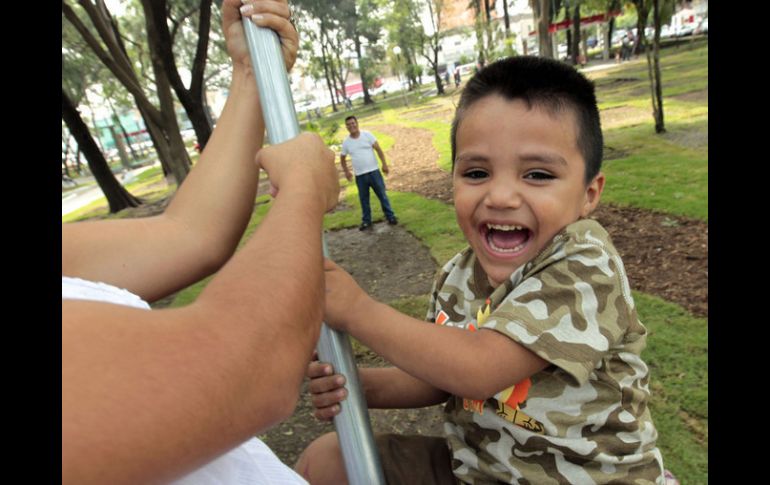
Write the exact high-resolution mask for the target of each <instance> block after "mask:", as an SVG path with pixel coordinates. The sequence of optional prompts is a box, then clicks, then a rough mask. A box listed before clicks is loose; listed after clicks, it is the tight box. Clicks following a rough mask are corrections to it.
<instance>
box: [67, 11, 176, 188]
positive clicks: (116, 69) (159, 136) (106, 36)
mask: <svg viewBox="0 0 770 485" xmlns="http://www.w3.org/2000/svg"><path fill="white" fill-rule="evenodd" d="M78 3H79V4H80V5H81V6H82V7H83V9H84V11H85V12H86V14H87V15H88V17H89V19H91V22H92V24H93V26H94V28H96V30H97V32H98V34H99V38H100V39H101V41H102V42H103V43H104V46H105V47H106V49H107V50H106V51H105V50H104V48H103V47H102V45H101V44H100V42H99V41H98V40H97V39H96V38H95V37H94V35H93V34H92V32H91V30H89V29H88V28H87V27H86V26H85V25H84V24H83V22H82V21H81V20H80V18H79V17H78V16H77V15H76V14H75V12H74V11H73V10H72V9H71V8H70V7H69V5H67V3H66V2H64V1H63V2H62V12H63V13H64V16H65V17H66V18H67V20H69V22H70V23H71V24H72V25H73V27H75V29H76V30H77V31H78V32H79V33H80V35H81V37H82V38H83V40H84V41H85V42H86V43H87V44H88V46H89V47H90V48H91V50H92V51H93V52H94V54H95V55H96V56H97V57H98V58H99V60H101V61H102V62H103V63H104V65H105V66H106V67H107V68H108V69H109V70H110V71H111V72H112V73H113V74H114V75H115V77H116V78H117V79H118V80H119V81H120V82H121V84H123V85H124V86H125V87H126V89H127V90H128V92H130V93H131V95H132V96H133V97H134V101H135V102H136V106H137V109H139V112H140V113H142V117H143V118H144V121H145V125H146V126H147V130H148V131H149V132H150V136H151V138H152V140H153V143H154V144H155V149H156V151H157V153H158V157H159V158H160V161H161V164H162V165H163V170H164V174H165V175H166V176H169V175H170V174H174V175H175V174H176V173H177V172H179V173H180V174H184V175H186V171H187V170H189V156H188V155H187V152H186V150H182V152H181V153H176V151H175V150H172V149H171V148H170V147H169V141H170V140H171V139H173V138H174V137H176V138H177V139H179V140H180V142H181V136H180V135H179V129H178V126H177V124H176V118H175V114H174V109H173V105H172V106H171V114H172V115H173V116H174V123H173V124H174V127H175V130H173V129H169V128H168V127H166V126H165V125H166V124H167V119H168V110H167V108H166V106H164V104H163V103H162V106H161V110H158V109H157V108H156V107H155V106H154V105H153V104H152V103H151V102H150V101H149V99H148V98H147V95H146V94H145V93H144V91H143V88H142V86H141V83H140V82H139V79H138V77H137V74H136V72H135V71H134V65H133V63H132V62H131V60H130V59H129V57H128V55H127V53H126V49H125V47H124V45H123V43H122V38H121V35H120V32H119V31H118V27H117V24H116V23H115V21H114V19H113V18H112V16H111V15H110V14H109V12H108V11H107V9H106V7H105V5H104V3H102V2H99V3H98V4H97V5H94V4H92V3H91V2H89V1H87V0H78ZM145 22H146V23H147V32H148V35H150V36H152V35H157V32H156V29H155V26H154V25H153V24H152V18H151V16H145ZM148 44H149V45H150V50H151V52H150V55H151V58H152V59H153V69H155V77H156V80H157V82H158V83H161V84H163V81H164V80H165V90H164V89H163V88H162V87H161V86H156V92H157V94H158V95H159V98H160V99H161V100H163V99H170V88H169V86H168V80H167V78H166V76H165V74H164V72H163V68H162V66H161V65H160V62H159V59H158V56H157V53H156V52H155V49H154V48H153V44H157V41H156V42H154V43H153V41H151V40H148ZM164 91H168V93H167V95H166V93H164ZM174 131H175V133H174ZM167 133H168V135H167ZM185 161H186V162H187V167H185V166H184V165H185ZM179 164H181V168H180V167H178V165H179ZM184 175H180V176H181V179H177V180H176V183H181V180H184ZM175 176H176V175H175Z"/></svg>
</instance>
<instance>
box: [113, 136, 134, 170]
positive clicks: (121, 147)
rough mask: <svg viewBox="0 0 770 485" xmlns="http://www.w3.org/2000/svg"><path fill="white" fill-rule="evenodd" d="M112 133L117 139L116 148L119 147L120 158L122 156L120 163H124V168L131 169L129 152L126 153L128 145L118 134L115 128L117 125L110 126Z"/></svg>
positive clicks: (114, 138) (115, 139)
mask: <svg viewBox="0 0 770 485" xmlns="http://www.w3.org/2000/svg"><path fill="white" fill-rule="evenodd" d="M109 130H110V135H111V136H112V139H113V140H114V141H115V148H117V149H118V158H120V164H121V165H123V169H124V170H131V162H129V161H128V153H126V146H125V145H124V144H123V140H121V139H120V137H119V136H118V132H117V131H116V130H115V125H110V126H109Z"/></svg>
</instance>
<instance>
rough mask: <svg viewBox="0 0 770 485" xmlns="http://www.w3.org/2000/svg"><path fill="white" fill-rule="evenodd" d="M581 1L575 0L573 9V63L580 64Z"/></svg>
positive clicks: (574, 64)
mask: <svg viewBox="0 0 770 485" xmlns="http://www.w3.org/2000/svg"><path fill="white" fill-rule="evenodd" d="M580 33H581V32H580V2H579V1H577V2H575V9H574V10H573V11H572V65H573V66H577V65H578V64H580Z"/></svg>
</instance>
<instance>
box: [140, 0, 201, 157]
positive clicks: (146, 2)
mask: <svg viewBox="0 0 770 485" xmlns="http://www.w3.org/2000/svg"><path fill="white" fill-rule="evenodd" d="M142 7H143V9H144V15H145V21H146V23H147V28H148V35H147V40H148V42H149V43H150V50H151V51H155V52H156V53H157V56H158V59H159V60H160V62H161V64H162V66H163V69H164V71H165V73H166V76H167V78H168V82H169V83H170V84H171V87H172V88H173V89H174V92H175V93H176V95H177V98H178V99H179V102H181V103H182V106H184V109H185V111H186V112H187V117H188V118H189V119H190V122H191V123H192V126H193V130H195V136H196V138H197V141H198V144H199V145H200V146H201V149H203V147H205V146H206V143H208V140H209V137H210V136H211V131H212V126H211V123H210V118H209V116H208V113H206V103H205V102H204V99H203V98H204V96H205V95H206V94H205V89H204V83H203V73H204V69H205V66H206V58H207V55H206V51H207V49H208V41H209V27H210V25H211V0H201V2H200V9H199V12H200V18H199V29H198V45H197V49H196V53H195V59H194V61H193V67H192V69H191V74H192V76H191V82H190V89H187V88H185V86H184V83H183V82H182V78H181V77H180V75H179V71H178V70H177V67H176V61H175V59H174V52H173V39H172V38H171V34H170V32H169V30H168V22H167V21H166V11H167V10H168V9H167V1H166V0H152V1H150V0H142ZM150 29H152V30H150Z"/></svg>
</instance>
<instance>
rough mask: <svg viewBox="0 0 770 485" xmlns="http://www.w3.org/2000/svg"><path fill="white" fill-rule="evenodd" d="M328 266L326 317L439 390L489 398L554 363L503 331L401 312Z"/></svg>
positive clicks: (331, 265) (334, 266)
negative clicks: (432, 321)
mask: <svg viewBox="0 0 770 485" xmlns="http://www.w3.org/2000/svg"><path fill="white" fill-rule="evenodd" d="M325 267H326V310H325V315H324V318H325V321H326V322H327V323H328V324H329V325H330V326H333V327H334V328H338V329H340V330H343V331H346V332H348V333H350V334H351V335H353V336H354V337H355V338H357V339H358V340H360V341H361V342H362V343H363V344H364V345H366V346H368V347H369V348H370V349H372V350H373V351H374V352H376V353H377V354H379V355H381V356H382V357H383V358H384V359H385V360H387V361H388V362H391V363H392V364H393V365H395V366H397V367H398V368H400V369H402V370H403V371H404V372H406V373H408V374H410V375H412V376H414V377H416V378H418V379H420V380H423V381H425V382H427V383H429V384H431V385H433V386H435V387H437V388H438V389H441V390H443V391H446V392H449V393H451V394H454V395H458V396H462V397H465V398H470V399H487V398H489V397H491V396H493V395H494V394H496V393H497V392H499V391H501V390H503V389H505V388H507V387H509V386H511V385H512V384H516V383H517V382H520V381H522V380H523V379H525V378H527V377H529V376H531V375H532V374H534V373H536V372H538V371H540V370H542V369H544V368H545V367H547V366H548V365H549V363H548V362H547V361H545V360H543V359H541V358H540V357H538V356H537V355H535V354H534V353H532V352H530V351H529V350H527V349H526V348H525V347H523V346H522V345H519V344H517V343H516V342H514V341H513V340H511V339H510V338H508V337H506V336H504V335H502V334H500V333H498V332H495V331H489V330H486V329H481V330H479V331H476V332H471V331H469V330H465V329H460V328H456V327H448V326H443V325H436V324H430V323H426V322H424V321H421V320H417V319H415V318H411V317H409V316H407V315H404V314H402V313H399V312H398V311H396V310H394V309H392V308H390V307H389V306H387V305H385V304H382V303H379V302H377V301H375V300H373V299H372V298H371V297H369V295H367V294H366V293H365V292H364V291H363V290H361V288H360V287H359V286H358V285H357V284H356V283H355V281H354V280H353V278H352V277H351V276H350V275H349V274H347V273H346V272H345V271H344V270H342V269H341V268H340V267H339V266H337V265H336V264H334V263H333V262H331V261H330V260H326V262H325Z"/></svg>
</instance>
